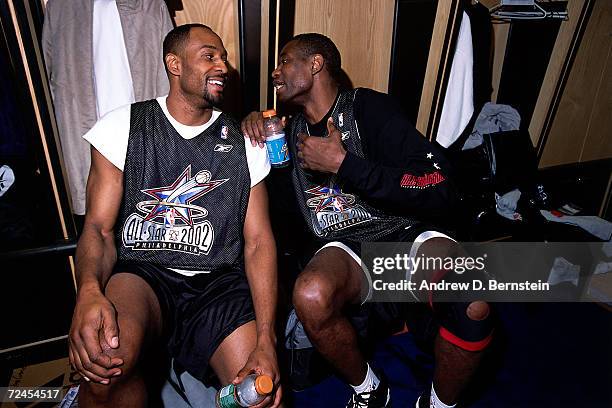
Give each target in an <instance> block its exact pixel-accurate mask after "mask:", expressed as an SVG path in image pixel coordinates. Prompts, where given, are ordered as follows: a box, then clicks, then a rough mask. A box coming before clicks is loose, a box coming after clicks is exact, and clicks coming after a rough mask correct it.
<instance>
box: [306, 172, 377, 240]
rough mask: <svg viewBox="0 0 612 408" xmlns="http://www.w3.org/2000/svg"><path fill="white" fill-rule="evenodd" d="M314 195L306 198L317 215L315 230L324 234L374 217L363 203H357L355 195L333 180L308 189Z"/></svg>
mask: <svg viewBox="0 0 612 408" xmlns="http://www.w3.org/2000/svg"><path fill="white" fill-rule="evenodd" d="M306 193H308V194H312V195H314V197H311V198H309V199H308V200H306V205H308V207H310V208H311V210H312V211H313V213H314V216H315V217H316V221H315V220H314V219H313V220H312V223H313V226H314V229H315V232H316V233H317V234H318V235H320V236H322V235H325V234H327V233H330V232H332V231H339V230H342V229H345V228H348V227H350V226H352V225H356V224H360V223H362V222H366V221H369V220H371V219H372V215H371V214H370V213H369V212H368V211H366V209H364V208H363V207H362V206H361V205H359V204H355V196H354V195H352V194H345V193H343V192H342V190H341V189H340V187H339V186H338V185H336V184H335V183H334V182H333V181H331V182H330V183H329V185H320V186H316V187H313V188H311V189H308V190H306Z"/></svg>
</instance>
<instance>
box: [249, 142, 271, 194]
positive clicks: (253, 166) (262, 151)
mask: <svg viewBox="0 0 612 408" xmlns="http://www.w3.org/2000/svg"><path fill="white" fill-rule="evenodd" d="M244 147H245V148H246V156H247V164H248V165H249V173H250V175H251V188H253V187H254V186H255V185H257V184H258V183H259V182H260V181H261V180H263V179H264V178H266V176H267V175H268V173H270V160H269V159H268V152H267V151H266V147H265V146H264V147H263V148H261V147H259V145H257V146H255V147H253V146H251V140H250V139H248V138H244Z"/></svg>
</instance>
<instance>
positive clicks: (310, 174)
mask: <svg viewBox="0 0 612 408" xmlns="http://www.w3.org/2000/svg"><path fill="white" fill-rule="evenodd" d="M357 91H358V90H357V89H354V90H347V91H340V94H339V96H338V99H337V101H336V104H335V106H334V108H333V110H332V113H331V117H332V118H333V120H334V124H335V125H336V127H337V128H338V130H339V131H340V133H341V134H342V143H343V144H344V147H345V149H346V150H347V151H349V152H351V153H353V154H355V155H357V156H359V157H362V158H363V157H364V152H363V148H362V144H361V137H360V135H359V128H358V125H357V122H356V121H355V118H354V115H353V101H354V98H355V94H356V92H357ZM300 132H302V133H306V134H308V133H309V131H308V126H307V122H306V119H305V118H304V116H303V115H302V114H298V115H297V116H296V117H295V118H294V120H293V121H292V125H291V128H290V129H289V138H290V139H289V145H290V149H291V154H292V155H293V157H296V158H297V140H298V138H297V135H298V133H300ZM311 137H315V136H311ZM325 137H327V135H325ZM293 185H294V187H295V192H296V194H297V196H298V197H297V198H298V200H297V201H298V205H299V206H300V210H301V212H302V215H303V216H304V218H305V220H306V223H307V224H308V227H309V228H310V230H311V232H312V233H313V234H314V235H315V236H316V237H318V238H322V239H325V240H332V239H347V240H351V241H357V242H364V241H376V240H378V239H379V238H381V237H382V236H384V235H387V234H389V233H391V232H394V231H396V230H398V229H400V228H405V227H407V226H410V225H414V224H416V223H417V222H416V221H415V220H413V219H410V218H407V217H398V216H394V215H390V214H387V213H385V212H384V211H382V210H380V209H377V208H375V207H373V206H371V205H369V204H368V203H367V202H366V201H365V200H363V199H362V198H360V197H359V196H358V195H357V194H355V193H353V192H351V191H348V190H345V188H344V186H343V185H342V184H341V183H340V182H339V181H338V180H337V177H336V176H335V175H332V174H326V173H320V172H315V171H311V170H304V169H302V168H301V167H300V166H294V169H293Z"/></svg>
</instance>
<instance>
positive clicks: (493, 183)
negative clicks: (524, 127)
mask: <svg viewBox="0 0 612 408" xmlns="http://www.w3.org/2000/svg"><path fill="white" fill-rule="evenodd" d="M451 160H452V161H453V164H454V167H455V169H456V171H457V182H458V184H459V186H460V190H461V191H462V192H463V193H464V194H468V195H473V194H487V195H488V193H492V192H496V193H499V194H504V193H506V192H508V191H510V190H513V189H515V188H518V189H521V190H522V191H530V190H532V187H533V185H534V184H535V183H536V176H537V156H536V153H535V149H534V148H533V145H532V144H531V139H530V138H529V133H528V132H526V131H520V130H512V131H506V132H497V133H491V134H486V135H484V136H483V143H482V144H481V145H480V146H478V147H475V148H474V149H470V150H463V151H459V152H455V153H454V154H452V155H451Z"/></svg>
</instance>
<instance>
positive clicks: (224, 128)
mask: <svg viewBox="0 0 612 408" xmlns="http://www.w3.org/2000/svg"><path fill="white" fill-rule="evenodd" d="M221 139H227V126H221Z"/></svg>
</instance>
